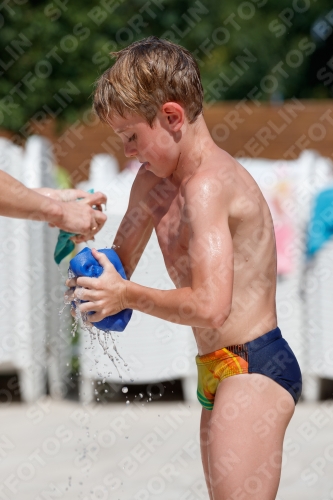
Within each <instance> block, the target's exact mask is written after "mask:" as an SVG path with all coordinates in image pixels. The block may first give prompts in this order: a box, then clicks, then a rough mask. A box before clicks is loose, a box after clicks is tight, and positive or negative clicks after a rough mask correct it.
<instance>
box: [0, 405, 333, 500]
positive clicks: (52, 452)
mask: <svg viewBox="0 0 333 500" xmlns="http://www.w3.org/2000/svg"><path fill="white" fill-rule="evenodd" d="M199 419H200V407H199V405H198V404H197V403H186V402H172V403H156V402H154V403H146V402H144V403H142V402H137V403H130V404H125V403H113V404H98V403H95V404H92V405H87V406H82V405H80V404H79V403H77V402H72V401H53V400H51V399H50V398H45V399H42V400H40V401H39V402H38V403H36V404H34V405H25V404H22V403H11V404H10V405H9V406H6V405H2V406H0V421H1V432H0V499H1V500H2V499H4V500H13V499H15V500H53V499H57V498H61V499H63V500H74V499H78V500H111V499H112V500H150V499H151V500H208V495H207V493H206V489H205V484H204V479H203V473H202V468H201V461H200V449H199V443H198V428H199ZM241 498H243V497H241ZM246 498H253V499H254V498H256V497H255V496H251V497H250V496H249V497H246ZM277 499H278V500H331V499H333V401H332V400H331V401H327V402H323V403H311V404H310V403H300V404H298V405H297V408H296V412H295V415H294V417H293V419H292V421H291V424H290V425H289V428H288V430H287V435H286V439H285V448H284V459H283V470H282V478H281V484H280V489H279V493H278V497H277Z"/></svg>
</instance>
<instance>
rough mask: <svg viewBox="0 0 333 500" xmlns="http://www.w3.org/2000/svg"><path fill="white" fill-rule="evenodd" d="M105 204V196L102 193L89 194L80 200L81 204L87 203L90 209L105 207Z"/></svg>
mask: <svg viewBox="0 0 333 500" xmlns="http://www.w3.org/2000/svg"><path fill="white" fill-rule="evenodd" d="M106 202H107V196H106V195H105V194H104V193H100V192H97V193H93V194H89V195H88V196H86V197H85V198H84V200H82V203H88V205H90V206H91V207H92V206H94V205H105V204H106Z"/></svg>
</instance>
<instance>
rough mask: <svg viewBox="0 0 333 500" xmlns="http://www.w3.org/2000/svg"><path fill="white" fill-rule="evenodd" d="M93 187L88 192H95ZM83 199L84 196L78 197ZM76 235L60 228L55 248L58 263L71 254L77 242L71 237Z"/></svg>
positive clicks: (55, 258)
mask: <svg viewBox="0 0 333 500" xmlns="http://www.w3.org/2000/svg"><path fill="white" fill-rule="evenodd" d="M93 192H94V190H93V189H89V191H88V193H93ZM78 199H79V200H81V199H82V198H78ZM73 236H76V234H75V233H67V231H63V230H62V229H60V231H59V236H58V241H57V244H56V247H55V249H54V260H55V262H56V264H58V265H59V264H60V262H61V261H62V260H63V259H64V258H65V257H67V255H69V254H71V253H72V252H73V250H74V248H75V243H74V241H72V240H71V239H70V238H73Z"/></svg>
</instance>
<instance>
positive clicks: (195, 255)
mask: <svg viewBox="0 0 333 500" xmlns="http://www.w3.org/2000/svg"><path fill="white" fill-rule="evenodd" d="M217 191H218V192H217ZM223 191H224V190H223V187H222V188H221V189H219V190H216V180H215V178H213V177H212V176H208V175H204V174H200V175H197V176H195V177H194V178H193V179H191V180H190V181H189V182H188V184H187V186H186V189H185V203H186V207H187V208H186V209H187V211H188V218H189V220H190V226H191V237H190V243H189V257H190V266H191V273H192V289H193V291H195V292H196V291H197V292H198V293H200V292H201V293H200V296H203V297H205V303H206V306H207V307H208V308H209V310H210V312H211V314H212V315H213V316H214V315H215V314H221V312H223V311H226V312H228V311H229V312H230V307H231V299H232V288H233V242H232V238H231V234H230V229H229V223H228V219H229V209H228V194H227V193H226V192H223ZM202 292H203V293H202Z"/></svg>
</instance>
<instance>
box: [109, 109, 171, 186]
mask: <svg viewBox="0 0 333 500" xmlns="http://www.w3.org/2000/svg"><path fill="white" fill-rule="evenodd" d="M108 124H109V125H110V126H111V127H112V128H113V130H114V131H115V132H116V134H117V135H119V137H120V138H121V139H122V142H123V146H124V153H125V156H127V157H128V158H131V157H134V158H137V159H138V160H139V162H141V163H143V164H144V166H145V168H146V169H147V170H150V171H151V172H153V173H154V174H155V175H156V176H157V177H169V176H170V175H171V174H172V172H174V170H175V169H176V167H177V163H178V158H179V146H178V142H179V141H177V138H176V137H175V133H174V132H173V130H172V127H171V126H170V124H169V119H168V116H167V115H166V114H165V113H164V112H163V111H160V112H158V113H157V116H156V118H155V120H154V123H153V128H151V127H150V126H149V124H148V123H147V121H146V120H145V119H144V118H143V117H142V116H140V115H138V114H126V115H125V116H124V117H121V116H119V115H116V114H114V115H113V116H112V119H110V120H109V121H108Z"/></svg>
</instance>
